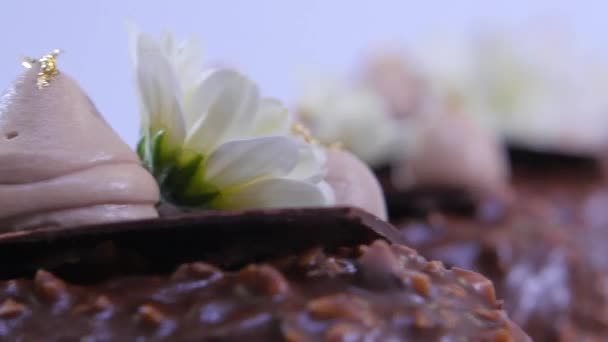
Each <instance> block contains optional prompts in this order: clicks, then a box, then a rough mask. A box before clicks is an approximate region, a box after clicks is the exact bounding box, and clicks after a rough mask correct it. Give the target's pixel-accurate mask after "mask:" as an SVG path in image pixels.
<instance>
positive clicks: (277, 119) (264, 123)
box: [252, 98, 293, 136]
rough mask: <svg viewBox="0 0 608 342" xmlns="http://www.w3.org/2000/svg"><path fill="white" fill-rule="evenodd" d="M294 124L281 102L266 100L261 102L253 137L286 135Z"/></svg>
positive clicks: (254, 124)
mask: <svg viewBox="0 0 608 342" xmlns="http://www.w3.org/2000/svg"><path fill="white" fill-rule="evenodd" d="M292 123H293V117H292V116H291V114H290V113H289V111H288V110H287V108H285V107H284V106H283V104H282V103H281V102H280V101H278V100H276V99H271V98H264V99H262V100H261V101H260V107H259V108H258V111H257V114H256V117H255V121H254V123H253V128H252V134H253V136H262V135H286V134H288V132H289V129H290V127H291V124H292Z"/></svg>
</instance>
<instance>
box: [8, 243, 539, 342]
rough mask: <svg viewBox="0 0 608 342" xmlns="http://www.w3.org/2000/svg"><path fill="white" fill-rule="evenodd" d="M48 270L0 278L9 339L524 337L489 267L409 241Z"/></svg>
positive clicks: (512, 338) (342, 339) (266, 339)
mask: <svg viewBox="0 0 608 342" xmlns="http://www.w3.org/2000/svg"><path fill="white" fill-rule="evenodd" d="M67 277H68V279H62V278H60V277H58V276H56V275H54V274H52V273H50V272H47V271H45V270H39V271H37V272H36V274H35V277H34V278H33V279H31V280H27V279H13V280H8V281H3V282H0V289H1V292H0V327H1V329H0V335H1V336H2V337H3V338H5V339H8V340H26V341H27V340H40V339H44V340H62V341H69V340H81V341H82V340H86V341H110V340H172V341H202V340H205V341H233V340H238V339H243V338H247V339H249V340H255V341H309V340H327V341H345V340H349V341H350V340H363V339H365V340H368V339H371V340H383V341H387V340H395V341H397V340H412V339H413V340H420V341H422V340H424V341H440V340H441V341H443V340H446V339H449V340H452V339H453V340H476V341H528V340H529V338H528V337H527V336H526V335H525V334H524V333H523V332H522V331H521V330H519V328H517V326H515V325H514V324H512V323H511V322H510V321H509V320H508V319H507V318H506V315H505V314H504V312H503V311H502V310H501V302H499V301H497V300H496V298H495V296H494V288H493V286H492V284H491V282H490V281H488V280H487V279H486V278H484V277H483V276H481V275H479V274H477V273H474V272H470V271H465V270H462V269H458V268H454V269H452V270H447V269H445V268H444V267H443V265H442V264H441V263H440V262H428V261H426V260H425V259H424V258H422V257H420V256H419V255H418V254H417V253H416V252H415V251H414V250H412V249H410V248H407V247H404V246H402V245H389V244H388V243H386V242H384V241H376V242H374V243H372V244H371V245H368V246H361V247H359V249H354V248H341V249H340V250H339V251H338V252H336V253H327V252H325V251H324V249H323V248H314V249H311V250H309V251H307V252H303V253H297V254H293V255H290V256H287V257H284V258H278V259H269V260H265V261H264V262H263V263H259V264H249V265H247V266H245V267H243V268H241V269H240V270H238V271H225V270H221V269H219V268H217V267H216V266H214V265H211V264H208V263H204V262H191V263H185V264H182V265H179V266H178V267H176V270H175V271H174V272H173V273H172V274H170V275H135V274H134V275H130V276H127V277H115V278H111V279H107V280H104V281H100V282H96V283H94V284H82V283H80V284H78V278H79V276H78V275H77V274H71V275H68V276H67Z"/></svg>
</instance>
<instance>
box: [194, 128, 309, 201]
mask: <svg viewBox="0 0 608 342" xmlns="http://www.w3.org/2000/svg"><path fill="white" fill-rule="evenodd" d="M297 161H298V147H297V144H296V142H295V140H294V139H292V138H289V137H282V136H273V137H262V138H255V139H248V140H235V141H231V142H227V143H225V144H222V145H221V146H220V147H219V148H218V149H217V150H215V151H214V152H213V153H212V154H211V156H209V159H208V160H207V162H206V165H205V167H206V175H205V181H206V182H208V183H210V184H213V185H214V186H217V187H218V188H220V189H228V188H232V187H234V186H239V185H245V184H247V183H250V182H252V181H255V180H259V179H261V178H267V177H281V176H284V175H286V174H287V173H289V172H290V171H291V170H292V169H293V168H294V167H295V165H296V163H297Z"/></svg>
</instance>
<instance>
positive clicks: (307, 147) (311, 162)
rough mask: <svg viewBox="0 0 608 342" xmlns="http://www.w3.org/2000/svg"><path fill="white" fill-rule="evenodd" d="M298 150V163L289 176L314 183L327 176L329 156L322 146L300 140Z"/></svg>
mask: <svg viewBox="0 0 608 342" xmlns="http://www.w3.org/2000/svg"><path fill="white" fill-rule="evenodd" d="M298 152H299V159H298V164H297V165H296V167H295V168H294V169H293V170H292V171H291V172H290V173H289V175H288V177H289V178H292V179H299V180H305V181H309V182H313V183H315V182H318V181H320V180H321V179H323V178H325V174H326V171H327V170H326V163H327V156H326V154H325V150H324V149H323V148H322V147H319V146H314V145H311V144H307V143H304V142H300V144H299V146H298Z"/></svg>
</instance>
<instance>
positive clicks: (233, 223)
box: [0, 208, 401, 281]
mask: <svg viewBox="0 0 608 342" xmlns="http://www.w3.org/2000/svg"><path fill="white" fill-rule="evenodd" d="M375 239H385V240H388V241H390V242H394V243H398V242H401V235H400V234H399V233H398V232H397V230H395V228H393V227H392V226H391V225H390V224H389V223H387V222H385V221H383V220H380V219H379V218H376V217H375V216H373V215H371V214H368V213H367V212H365V211H363V210H360V209H355V208H316V209H315V208H311V209H273V210H250V211H221V212H220V211H209V212H203V213H197V214H187V215H181V216H176V217H167V218H161V219H152V220H143V221H132V222H123V223H114V224H105V225H97V226H88V227H77V228H59V229H57V228H55V229H36V230H31V231H19V232H12V233H5V234H0V258H3V259H2V260H11V262H10V263H2V264H1V265H0V278H3V279H7V278H11V277H16V276H30V275H31V274H33V273H34V272H35V270H36V269H38V268H45V269H47V270H51V271H54V272H56V273H59V274H62V272H65V273H70V274H71V273H74V274H75V273H83V274H85V278H86V274H88V276H89V277H90V280H91V281H94V280H95V279H98V278H100V277H104V276H105V275H106V273H111V274H117V273H118V274H126V273H129V272H163V271H167V270H169V269H171V267H174V265H176V264H177V263H180V262H189V261H193V260H203V261H207V262H211V263H214V264H217V265H219V266H221V267H226V268H234V267H240V266H243V265H245V264H247V263H251V262H257V261H262V260H265V259H267V258H270V257H279V256H285V255H289V254H291V253H294V252H297V251H302V250H304V249H307V248H311V247H315V246H322V247H324V248H326V249H330V250H331V249H337V248H339V247H342V246H355V245H357V244H362V243H367V242H370V241H372V240H375ZM92 270H95V271H94V272H93V271H92ZM104 272H105V273H104Z"/></svg>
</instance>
